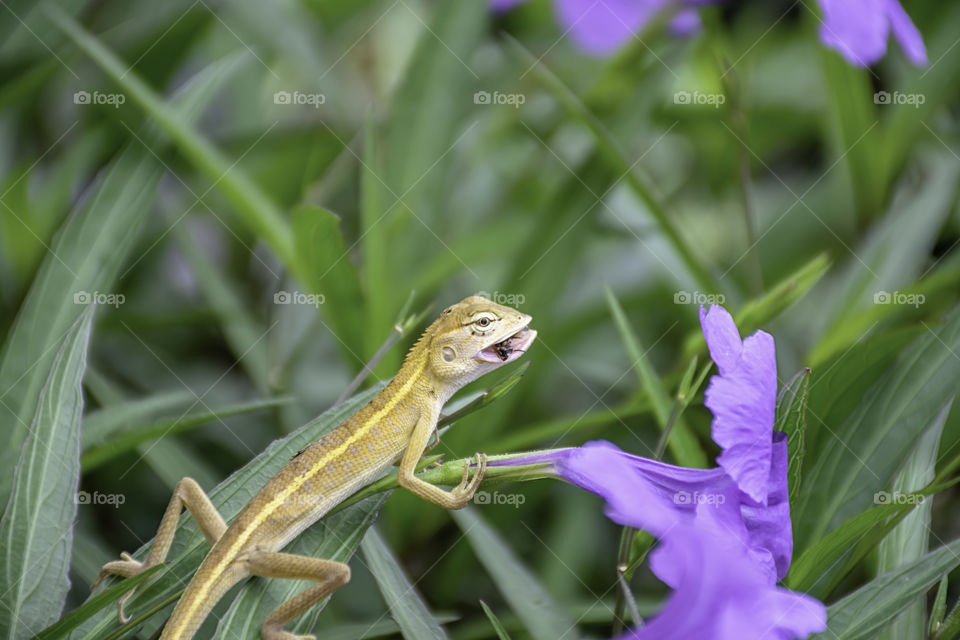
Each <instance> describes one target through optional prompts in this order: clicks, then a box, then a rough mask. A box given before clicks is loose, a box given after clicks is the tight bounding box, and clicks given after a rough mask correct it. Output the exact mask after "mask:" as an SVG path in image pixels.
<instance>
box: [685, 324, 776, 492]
mask: <svg viewBox="0 0 960 640" xmlns="http://www.w3.org/2000/svg"><path fill="white" fill-rule="evenodd" d="M700 324H701V325H702V327H703V335H704V337H705V338H706V340H707V346H708V347H709V349H710V356H711V358H713V361H714V362H716V363H717V368H718V369H719V370H720V375H719V376H713V377H712V378H711V379H710V385H709V386H708V387H707V391H706V400H705V404H706V406H707V408H709V409H710V411H712V412H713V416H714V418H713V426H712V429H711V435H712V437H713V440H714V442H716V443H717V444H718V445H720V447H721V448H722V449H723V453H721V454H720V456H719V457H718V458H717V463H718V464H719V465H720V466H721V467H723V469H724V471H726V472H727V474H728V475H729V476H730V477H731V478H733V479H734V481H736V483H737V486H739V487H740V489H741V490H742V491H743V492H744V493H746V494H747V495H749V496H750V497H751V498H753V500H755V501H756V502H759V503H761V504H766V502H767V483H768V481H769V478H770V456H771V449H770V448H771V443H772V435H773V421H774V412H775V410H776V403H777V363H776V352H775V349H774V344H773V337H772V336H771V335H770V334H768V333H765V332H763V331H757V332H756V333H754V334H753V335H752V336H750V337H749V338H747V339H746V340H744V341H743V342H742V343H741V342H740V335H739V333H738V332H737V327H736V325H735V324H734V322H733V318H732V317H731V316H730V314H729V313H727V311H726V310H725V309H724V308H723V307H719V306H716V305H714V306H711V307H710V310H709V311H704V310H703V309H702V308H701V309H700Z"/></svg>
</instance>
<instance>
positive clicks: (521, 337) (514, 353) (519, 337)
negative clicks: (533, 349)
mask: <svg viewBox="0 0 960 640" xmlns="http://www.w3.org/2000/svg"><path fill="white" fill-rule="evenodd" d="M536 337H537V332H536V330H534V329H530V328H528V327H524V328H523V329H520V331H517V332H516V333H514V334H512V335H510V336H508V337H506V338H505V339H503V340H501V341H500V342H495V343H494V344H491V345H490V346H489V347H485V348H483V349H481V350H480V351H479V352H478V353H477V358H479V359H480V360H484V361H486V362H496V363H498V364H499V363H506V362H513V361H514V360H516V359H517V358H519V357H520V355H521V354H522V353H523V352H524V351H526V350H527V348H528V347H529V346H530V344H531V343H533V340H534V338H536Z"/></svg>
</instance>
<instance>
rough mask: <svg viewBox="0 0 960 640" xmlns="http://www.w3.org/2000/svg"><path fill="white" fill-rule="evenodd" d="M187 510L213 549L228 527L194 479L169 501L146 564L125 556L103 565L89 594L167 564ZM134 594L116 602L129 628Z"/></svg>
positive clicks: (179, 485) (185, 481)
mask: <svg viewBox="0 0 960 640" xmlns="http://www.w3.org/2000/svg"><path fill="white" fill-rule="evenodd" d="M184 507H186V508H187V511H189V512H190V513H191V514H193V517H194V519H195V520H196V521H197V524H198V525H200V531H202V532H203V537H204V538H206V539H207V542H209V543H210V545H211V546H212V545H213V543H215V542H216V541H217V540H219V539H220V536H222V535H223V532H224V531H226V529H227V524H226V523H225V522H224V521H223V518H222V517H221V516H220V514H219V513H218V512H217V508H216V507H214V506H213V503H212V502H210V498H208V497H207V494H206V493H204V492H203V489H201V488H200V485H199V484H197V481H196V480H194V479H193V478H183V479H181V480H180V482H178V483H177V487H176V489H174V490H173V496H171V498H170V503H169V504H167V510H166V511H164V513H163V519H161V520H160V527H159V528H158V529H157V534H156V536H154V538H153V545H152V546H151V547H150V553H149V555H147V559H146V561H144V562H140V561H139V560H137V559H135V558H134V557H133V556H131V555H130V554H129V553H126V552H124V553H122V554H120V557H122V558H123V560H114V561H112V562H108V563H107V564H105V565H103V568H102V569H100V575H99V576H97V579H96V580H94V581H93V584H92V585H90V590H91V591H93V590H94V589H96V588H97V585H98V584H100V582H101V581H102V580H103V579H104V578H106V577H107V576H108V575H118V576H123V577H125V578H129V577H130V576H135V575H139V574H141V573H143V572H144V571H146V570H147V569H149V568H150V567H153V566H156V565H158V564H160V563H161V562H163V561H164V560H166V558H167V553H168V552H169V551H170V545H171V544H172V543H173V536H174V533H176V530H177V521H178V520H179V519H180V513H181V512H182V511H183V508H184ZM134 591H136V589H135V588H134V589H131V590H130V591H128V592H127V593H125V594H124V595H123V597H122V598H120V600H119V601H118V602H117V618H118V619H119V620H120V622H121V623H122V624H126V623H127V622H129V620H130V619H129V618H128V617H127V615H126V614H125V613H124V612H123V606H124V604H125V603H126V601H127V600H128V599H129V598H130V596H132V595H133V593H134Z"/></svg>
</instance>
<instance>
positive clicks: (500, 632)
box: [480, 600, 510, 640]
mask: <svg viewBox="0 0 960 640" xmlns="http://www.w3.org/2000/svg"><path fill="white" fill-rule="evenodd" d="M480 606H481V607H483V612H484V613H485V614H487V618H488V619H489V620H490V624H492V625H493V630H494V631H496V633H497V638H499V639H500V640H510V634H509V633H507V630H506V629H504V628H503V624H502V623H501V622H500V619H499V618H498V617H497V616H496V615H495V614H494V613H493V610H492V609H491V608H490V607H488V606H487V603H486V602H484V601H483V600H481V601H480Z"/></svg>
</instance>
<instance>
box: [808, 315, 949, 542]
mask: <svg viewBox="0 0 960 640" xmlns="http://www.w3.org/2000/svg"><path fill="white" fill-rule="evenodd" d="M958 351H960V308H957V309H954V310H953V311H952V312H951V313H950V314H948V315H947V317H946V318H945V319H944V321H943V322H942V323H941V324H940V325H939V326H937V327H932V328H929V330H928V331H927V332H925V333H924V334H922V335H921V337H920V338H918V339H917V340H915V341H914V342H913V343H911V344H910V345H908V346H907V348H906V349H904V350H903V351H902V352H901V353H900V356H899V358H898V360H897V362H896V363H895V364H894V365H893V366H892V367H891V368H889V369H888V370H887V371H886V373H884V375H883V377H882V378H881V379H880V381H879V382H878V383H877V384H875V385H874V386H873V387H872V388H871V389H870V390H869V391H867V393H866V394H865V395H864V397H863V398H862V400H861V402H860V406H859V407H858V408H857V409H856V410H855V411H854V412H853V414H851V415H850V416H849V417H848V418H847V420H845V421H844V422H843V424H841V425H840V426H839V427H837V428H836V429H835V433H832V435H833V437H836V438H837V439H839V441H841V442H844V443H846V445H847V446H844V447H839V446H837V447H824V448H823V451H822V454H821V455H819V457H818V459H817V460H816V462H815V463H814V465H813V467H812V468H811V470H810V472H809V473H808V474H807V479H806V481H805V482H804V483H803V486H802V487H801V489H800V495H799V498H798V500H797V502H796V504H795V505H793V508H792V509H791V511H792V512H793V513H794V514H795V516H794V528H795V531H794V535H795V539H796V548H797V549H803V548H805V547H806V546H807V545H809V544H811V543H812V542H814V541H816V540H818V539H819V538H820V537H822V536H823V535H824V534H825V533H827V532H828V531H830V530H831V529H833V528H834V527H836V526H838V525H840V524H841V523H842V522H843V521H844V520H846V519H848V518H850V517H851V516H853V515H854V514H856V513H858V512H860V511H862V510H864V509H865V508H866V507H867V506H868V505H870V504H871V503H872V501H873V496H874V494H875V493H876V492H877V491H881V490H886V489H888V488H889V486H890V484H891V483H892V481H893V478H894V476H895V474H896V472H897V470H898V469H899V468H900V467H901V466H902V463H903V451H905V450H908V449H909V447H910V446H911V444H912V443H914V442H916V440H917V439H918V438H919V437H920V435H921V434H922V433H923V432H924V430H925V429H926V428H927V427H929V426H930V425H931V424H932V423H933V420H934V418H935V417H936V416H937V415H938V414H939V413H940V410H941V409H942V408H943V407H944V406H946V405H947V403H949V402H950V401H951V398H953V396H954V394H956V391H957V388H958V386H960V360H958V359H957V358H956V356H955V355H954V354H956V353H957V352H958Z"/></svg>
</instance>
